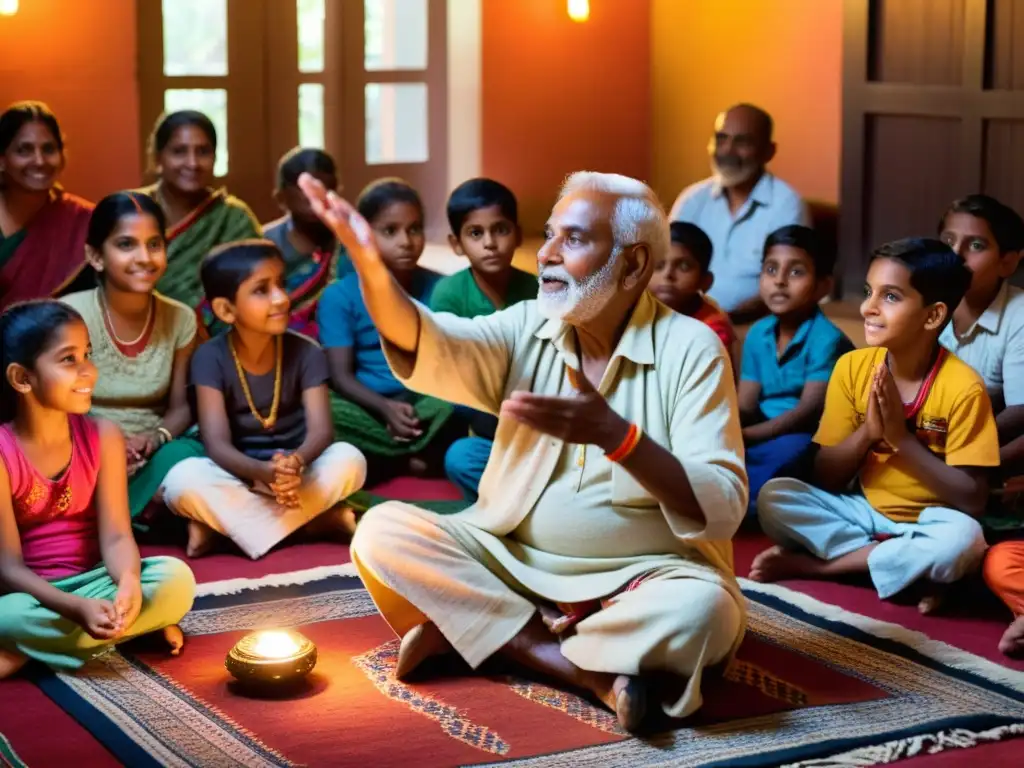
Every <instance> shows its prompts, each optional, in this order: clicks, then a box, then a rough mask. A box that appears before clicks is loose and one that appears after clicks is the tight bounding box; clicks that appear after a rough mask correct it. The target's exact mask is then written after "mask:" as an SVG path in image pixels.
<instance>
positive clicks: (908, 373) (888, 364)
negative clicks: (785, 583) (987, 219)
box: [750, 238, 999, 613]
mask: <svg viewBox="0 0 1024 768" xmlns="http://www.w3.org/2000/svg"><path fill="white" fill-rule="evenodd" d="M970 282H971V273H970V271H969V270H968V269H967V266H966V265H965V264H964V261H963V259H961V258H960V257H959V256H958V255H957V254H956V253H954V252H953V251H952V250H951V249H950V248H949V246H948V245H945V244H944V243H942V242H940V241H938V240H930V239H918V238H912V239H907V240H899V241H896V242H894V243H889V244H888V245H884V246H882V247H881V248H879V249H878V250H877V251H875V253H874V255H873V257H872V260H871V264H870V267H869V268H868V275H867V283H866V285H865V296H866V298H865V299H864V303H863V304H862V305H861V315H862V316H863V317H864V333H865V336H866V338H867V342H868V344H870V345H871V346H870V347H868V348H866V349H859V350H857V351H855V352H851V353H849V354H847V355H844V356H843V358H842V359H841V360H840V361H839V363H838V364H837V365H836V368H835V371H834V373H833V374H832V378H831V379H830V380H829V384H828V395H827V397H826V401H825V412H824V415H823V416H822V419H821V425H820V427H819V428H818V431H817V433H816V434H815V436H814V441H815V443H817V444H818V445H819V446H820V449H819V451H818V453H817V456H816V457H815V461H814V482H815V486H816V487H815V486H811V485H808V484H806V483H802V482H800V481H797V480H790V479H779V480H773V481H771V482H769V483H768V484H767V485H765V487H764V489H763V490H762V491H761V498H760V500H759V503H758V513H759V516H760V521H761V526H762V528H764V530H765V532H766V533H767V534H768V535H769V536H771V538H772V539H774V540H775V541H776V542H778V543H779V545H780V546H776V547H772V548H771V549H768V550H766V551H765V552H762V553H761V554H760V555H758V557H757V558H756V559H755V560H754V564H753V566H752V568H751V572H750V577H751V578H752V579H755V580H758V581H773V580H776V579H783V578H796V577H822V578H828V577H832V576H839V575H842V574H850V573H862V572H867V573H869V574H870V576H871V579H872V581H873V582H874V585H875V588H876V589H877V591H878V594H879V597H881V598H882V599H885V598H888V597H891V596H892V595H895V594H896V593H898V592H900V591H902V590H904V589H905V588H907V587H909V586H910V585H912V584H915V583H916V582H918V581H919V580H921V581H922V582H924V583H923V586H924V587H925V593H924V597H923V598H921V600H920V603H919V606H918V607H919V609H920V610H921V612H922V613H929V612H931V611H933V610H935V608H937V607H938V605H939V604H940V602H941V589H942V585H946V584H949V583H951V582H953V581H956V580H958V579H960V578H961V577H963V576H964V575H965V574H967V573H968V572H970V571H972V570H974V569H975V568H977V567H978V565H979V564H980V563H981V559H982V557H983V555H984V553H985V547H986V545H985V539H984V536H983V534H982V529H981V526H980V525H979V524H978V521H977V520H976V519H975V518H976V517H977V516H978V515H980V514H981V513H982V511H983V510H984V508H985V503H986V499H987V496H988V482H987V479H986V478H987V473H988V471H989V470H990V469H991V468H992V467H997V466H999V438H998V435H997V432H996V424H995V419H994V418H993V415H992V403H991V401H990V400H989V396H988V393H987V391H986V390H985V384H984V382H983V381H982V380H981V377H980V376H979V375H978V374H977V373H976V372H975V371H974V370H973V369H971V368H970V367H969V366H968V365H967V364H966V363H963V362H961V361H960V360H958V359H957V358H956V357H954V356H953V355H950V354H948V353H947V352H946V350H945V349H944V348H943V347H942V346H941V345H940V344H939V334H940V333H941V331H942V329H943V328H944V327H945V325H946V323H947V322H948V321H949V318H950V315H951V313H952V310H953V309H954V308H955V307H956V306H957V305H958V304H959V303H960V301H961V299H962V298H963V296H964V293H965V292H966V291H967V288H968V286H969V285H970ZM854 480H857V481H859V485H860V488H859V489H858V491H857V492H855V493H851V492H850V490H849V486H850V484H851V483H852V482H853V481H854ZM801 550H802V551H801Z"/></svg>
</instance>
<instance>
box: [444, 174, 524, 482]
mask: <svg viewBox="0 0 1024 768" xmlns="http://www.w3.org/2000/svg"><path fill="white" fill-rule="evenodd" d="M448 223H449V224H450V225H451V228H452V233H451V234H450V235H448V242H449V243H450V244H451V246H452V250H453V251H455V253H457V254H458V255H459V256H465V257H466V258H467V259H469V268H468V269H464V270H462V271H461V272H456V273H455V274H454V275H451V276H449V277H445V278H443V279H442V280H441V281H440V282H438V284H437V285H436V286H435V287H434V291H433V293H432V294H431V295H430V308H431V309H432V310H433V311H434V312H450V313H452V314H453V315H458V316H459V317H467V318H473V317H480V316H481V315H489V314H491V313H493V312H497V311H498V310H500V309H505V308H506V307H510V306H512V305H513V304H518V303H519V302H520V301H529V300H531V299H536V298H537V278H536V277H534V276H533V275H531V274H530V273H529V272H523V271H522V270H518V269H516V268H515V267H513V266H512V258H513V257H514V256H515V253H516V248H518V247H519V245H520V244H521V243H522V240H523V236H522V231H521V230H520V229H519V206H518V203H517V202H516V197H515V195H514V194H512V190H510V189H509V188H508V187H506V186H505V185H504V184H501V183H500V182H497V181H494V180H493V179H470V180H469V181H465V182H463V183H462V184H460V185H459V186H457V187H456V188H455V190H454V191H453V192H452V193H451V195H450V196H449V197H448ZM455 410H456V413H457V415H458V416H459V417H460V418H462V419H463V420H464V421H465V422H466V423H467V425H468V427H469V429H470V430H471V431H472V433H473V434H472V435H470V436H468V437H463V438H461V439H459V440H456V441H455V442H454V443H452V445H451V446H450V447H449V448H448V451H447V452H446V453H445V456H444V468H445V474H447V475H448V479H449V480H451V481H452V482H453V483H454V484H455V485H456V486H458V488H459V490H460V491H462V495H463V496H464V497H465V498H466V499H467V500H468V501H476V498H477V489H478V488H479V486H480V478H481V477H482V476H483V473H484V468H485V467H486V466H487V460H488V458H489V457H490V455H491V443H492V442H493V441H494V433H495V432H496V431H497V428H498V419H497V417H496V416H493V415H492V414H489V413H480V412H479V411H474V410H473V409H471V408H466V407H464V406H457V407H456V409H455Z"/></svg>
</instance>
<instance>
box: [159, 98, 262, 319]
mask: <svg viewBox="0 0 1024 768" xmlns="http://www.w3.org/2000/svg"><path fill="white" fill-rule="evenodd" d="M149 152H150V163H151V164H152V168H151V170H152V171H153V172H154V173H156V174H157V176H158V177H159V180H158V181H157V182H156V184H154V185H152V186H150V187H145V188H144V189H142V190H140V191H141V192H143V193H145V194H147V195H149V196H150V197H152V198H153V199H154V200H156V201H157V203H159V205H160V207H161V208H162V209H163V211H164V216H165V217H166V219H167V227H168V229H167V271H166V272H165V273H164V276H163V277H162V278H160V282H159V283H157V286H156V287H157V290H159V291H160V293H162V294H163V295H164V296H167V297H168V298H171V299H174V300H176V301H180V302H182V303H184V304H186V305H188V306H189V307H192V308H193V309H196V310H198V309H199V306H200V303H201V302H202V300H203V286H202V284H201V283H200V281H199V267H200V265H201V264H202V261H203V258H204V257H205V256H206V254H208V253H209V252H210V251H211V250H212V249H213V248H215V247H217V246H218V245H221V244H223V243H230V242H233V241H235V240H244V239H246V238H253V237H259V236H260V231H261V230H260V225H259V222H258V221H257V220H256V217H255V216H253V213H252V211H250V210H249V207H248V206H247V205H246V204H245V203H243V202H242V201H241V200H239V199H238V198H236V197H232V196H231V195H229V194H228V193H227V192H226V191H225V190H223V189H214V188H213V184H214V182H215V180H216V179H215V177H214V173H213V168H214V163H215V162H216V159H217V129H216V128H214V126H213V122H211V120H210V118H208V117H207V116H206V115H204V114H203V113H202V112H194V111H192V110H185V111H182V112H171V113H170V114H167V115H163V116H161V118H160V119H159V120H158V121H157V124H156V128H154V129H153V134H152V136H151V137H150V139H149Z"/></svg>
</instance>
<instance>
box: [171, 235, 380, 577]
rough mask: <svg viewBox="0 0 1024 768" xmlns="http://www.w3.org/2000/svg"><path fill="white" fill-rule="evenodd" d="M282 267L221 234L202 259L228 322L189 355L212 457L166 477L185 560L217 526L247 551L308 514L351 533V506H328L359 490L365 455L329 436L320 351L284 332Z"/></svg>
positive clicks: (271, 254) (209, 541)
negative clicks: (182, 525) (183, 531)
mask: <svg viewBox="0 0 1024 768" xmlns="http://www.w3.org/2000/svg"><path fill="white" fill-rule="evenodd" d="M284 272H285V264H284V259H283V258H282V257H281V252H280V251H279V250H278V249H277V247H276V246H275V245H274V244H273V243H272V242H270V241H269V240H240V241H238V242H234V243H228V244H226V245H222V246H220V247H219V248H215V249H214V250H213V251H211V252H210V253H209V254H208V255H207V256H206V258H205V259H204V260H203V265H202V272H201V278H202V282H203V289H204V290H205V292H206V298H207V300H208V301H209V303H210V306H211V308H212V309H213V312H214V313H216V315H217V319H218V320H220V321H221V322H222V323H224V324H225V325H226V326H227V327H228V329H229V330H228V331H227V333H224V334H221V335H220V336H217V337H215V338H214V339H212V340H210V341H208V342H206V343H205V344H203V345H202V346H201V347H199V349H198V350H196V353H195V355H193V357H192V368H191V376H190V384H191V387H192V388H193V390H194V395H195V402H196V411H197V413H198V417H199V431H200V433H201V434H202V438H203V444H204V445H205V447H206V452H207V455H208V456H209V458H192V459H185V460H184V461H182V462H180V463H178V464H177V465H175V467H174V468H173V469H172V470H171V471H170V472H169V473H168V475H167V477H166V479H165V480H164V484H163V494H164V501H165V503H166V504H167V506H168V507H169V508H170V509H171V510H172V511H173V512H174V513H175V514H177V515H180V516H182V517H185V518H187V519H188V520H189V521H190V522H189V539H188V550H187V551H188V555H189V557H199V556H200V555H202V554H205V553H206V552H208V551H209V550H210V549H211V548H212V546H213V545H214V544H215V543H216V539H217V535H218V534H219V535H220V536H224V537H227V538H229V539H231V540H232V541H233V542H234V543H235V544H237V545H238V547H239V548H240V549H241V550H242V551H243V552H245V554H246V555H248V556H249V557H251V558H252V559H254V560H255V559H257V558H259V557H262V556H263V555H265V554H266V553H267V552H268V551H269V550H270V549H271V548H272V547H274V546H275V545H277V544H278V543H280V542H281V541H283V540H284V539H285V538H286V537H288V536H289V535H291V534H292V533H294V532H295V531H297V530H298V529H299V528H302V527H304V526H307V524H309V523H312V522H313V521H316V525H314V526H311V527H312V528H313V529H314V530H315V531H317V532H319V533H321V534H326V535H340V536H345V535H346V534H347V533H350V532H351V530H352V526H353V523H354V518H353V516H352V515H351V512H349V511H347V510H344V509H342V508H340V507H337V506H336V505H337V504H338V502H340V501H341V500H342V499H344V498H346V497H347V496H349V495H350V494H352V493H354V492H355V491H357V490H359V488H361V487H362V485H363V481H364V479H365V478H366V459H365V458H364V457H363V455H362V454H361V453H360V452H359V451H358V450H357V449H356V448H354V447H353V446H351V445H349V444H347V443H340V442H335V441H334V427H333V425H332V423H331V410H330V401H329V399H328V389H327V380H328V371H327V360H326V358H325V357H324V352H323V350H322V349H321V348H320V347H319V345H317V343H316V342H314V341H313V340H312V339H309V338H307V337H305V336H302V335H300V334H298V333H294V332H292V331H289V330H288V320H289V308H290V302H289V299H288V292H287V291H286V290H285V286H284ZM307 530H310V527H307ZM311 532H312V531H311Z"/></svg>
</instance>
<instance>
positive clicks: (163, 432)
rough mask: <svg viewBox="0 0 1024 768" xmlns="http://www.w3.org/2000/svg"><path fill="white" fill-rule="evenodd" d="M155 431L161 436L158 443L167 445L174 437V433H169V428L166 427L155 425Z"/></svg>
mask: <svg viewBox="0 0 1024 768" xmlns="http://www.w3.org/2000/svg"><path fill="white" fill-rule="evenodd" d="M156 433H157V434H158V435H160V437H161V440H160V445H167V444H168V443H169V442H171V440H173V439H174V435H172V434H171V430H169V429H167V427H157V428H156Z"/></svg>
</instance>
